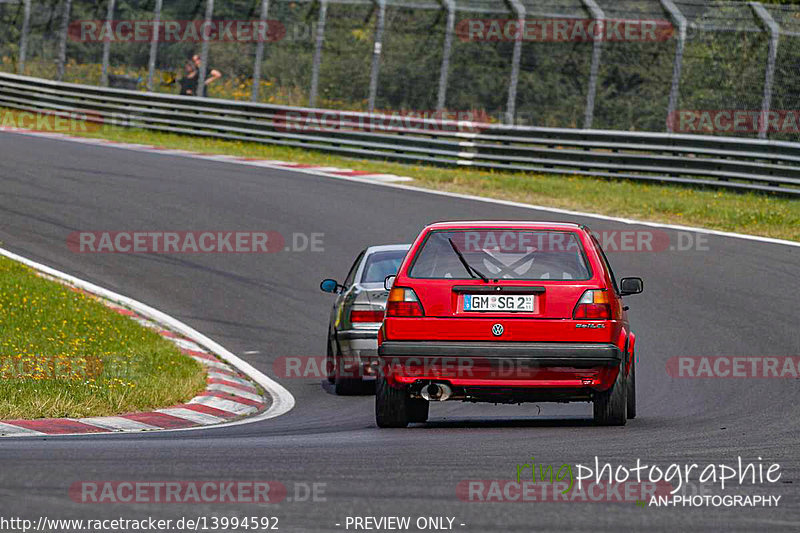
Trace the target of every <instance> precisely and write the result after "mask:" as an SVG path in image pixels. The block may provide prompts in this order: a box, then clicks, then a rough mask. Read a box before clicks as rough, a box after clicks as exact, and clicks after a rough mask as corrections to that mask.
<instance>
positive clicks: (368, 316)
mask: <svg viewBox="0 0 800 533" xmlns="http://www.w3.org/2000/svg"><path fill="white" fill-rule="evenodd" d="M382 321H383V311H382V310H378V311H359V310H358V309H353V310H351V311H350V322H382Z"/></svg>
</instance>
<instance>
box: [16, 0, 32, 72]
mask: <svg viewBox="0 0 800 533" xmlns="http://www.w3.org/2000/svg"><path fill="white" fill-rule="evenodd" d="M30 29H31V0H25V3H24V4H23V14H22V33H21V34H20V36H19V55H18V56H17V74H25V54H26V53H27V51H28V34H29V33H30Z"/></svg>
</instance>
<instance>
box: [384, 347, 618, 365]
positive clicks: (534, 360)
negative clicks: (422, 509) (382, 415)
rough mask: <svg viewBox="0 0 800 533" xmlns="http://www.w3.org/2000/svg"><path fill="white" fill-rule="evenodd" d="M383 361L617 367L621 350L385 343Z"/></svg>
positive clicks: (610, 348)
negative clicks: (438, 359) (453, 360)
mask: <svg viewBox="0 0 800 533" xmlns="http://www.w3.org/2000/svg"><path fill="white" fill-rule="evenodd" d="M378 355H379V356H380V357H381V359H390V360H391V361H392V362H398V363H403V362H407V361H408V360H409V359H419V358H429V357H434V358H436V357H442V358H474V359H481V360H483V359H485V360H487V361H488V362H490V363H491V362H496V363H499V364H500V363H510V364H513V365H520V366H528V367H554V366H557V367H571V368H595V367H616V366H618V365H619V363H620V361H621V360H622V351H621V350H620V349H619V348H618V347H617V346H616V345H614V344H610V343H609V344H602V343H565V342H505V343H503V342H404V341H385V342H384V343H383V344H381V346H380V348H378Z"/></svg>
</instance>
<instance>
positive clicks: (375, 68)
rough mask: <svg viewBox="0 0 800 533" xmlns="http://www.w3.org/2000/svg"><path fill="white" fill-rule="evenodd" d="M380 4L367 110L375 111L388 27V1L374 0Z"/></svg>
mask: <svg viewBox="0 0 800 533" xmlns="http://www.w3.org/2000/svg"><path fill="white" fill-rule="evenodd" d="M373 1H374V2H375V3H377V4H378V20H377V21H376V23H375V39H374V44H373V45H372V65H371V66H370V69H369V97H368V100H367V110H368V111H369V112H370V113H372V112H373V111H374V110H375V97H376V96H377V94H378V74H379V73H380V69H381V48H383V29H384V26H385V25H386V0H373Z"/></svg>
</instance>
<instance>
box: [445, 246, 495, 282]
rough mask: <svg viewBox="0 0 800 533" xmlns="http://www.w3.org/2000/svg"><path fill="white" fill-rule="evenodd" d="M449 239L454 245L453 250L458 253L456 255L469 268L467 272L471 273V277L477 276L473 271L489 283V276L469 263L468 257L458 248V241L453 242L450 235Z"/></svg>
mask: <svg viewBox="0 0 800 533" xmlns="http://www.w3.org/2000/svg"><path fill="white" fill-rule="evenodd" d="M447 241H448V242H449V243H450V246H452V247H453V251H454V252H455V253H456V255H457V256H458V259H459V261H461V264H462V265H464V268H466V269H467V274H469V275H470V277H473V278H474V277H475V275H474V274H473V272H474V273H475V274H477V275H478V277H479V278H481V279H482V280H483V281H485V282H486V283H489V278H487V277H486V275H485V274H483V273H482V272H481V271H480V270H478V269H477V268H475V267H474V266H472V265H470V264H469V263H467V260H466V259H464V255H463V254H462V253H461V251H460V250H459V249H458V247H457V246H456V243H454V242H453V239H451V238H449V237H448V238H447Z"/></svg>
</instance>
